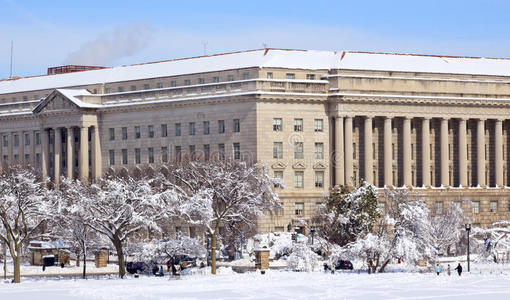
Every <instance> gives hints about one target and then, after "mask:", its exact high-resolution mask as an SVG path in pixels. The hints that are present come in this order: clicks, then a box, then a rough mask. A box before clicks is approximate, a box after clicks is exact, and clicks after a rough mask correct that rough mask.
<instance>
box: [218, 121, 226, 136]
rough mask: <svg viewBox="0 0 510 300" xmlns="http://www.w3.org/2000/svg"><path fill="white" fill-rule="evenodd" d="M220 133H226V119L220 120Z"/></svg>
mask: <svg viewBox="0 0 510 300" xmlns="http://www.w3.org/2000/svg"><path fill="white" fill-rule="evenodd" d="M218 133H225V120H218Z"/></svg>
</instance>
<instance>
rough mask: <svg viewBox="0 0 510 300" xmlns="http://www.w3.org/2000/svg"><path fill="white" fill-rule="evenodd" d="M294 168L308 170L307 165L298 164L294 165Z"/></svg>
mask: <svg viewBox="0 0 510 300" xmlns="http://www.w3.org/2000/svg"><path fill="white" fill-rule="evenodd" d="M292 168H293V169H306V166H305V164H303V163H301V162H298V163H295V164H294V165H292Z"/></svg>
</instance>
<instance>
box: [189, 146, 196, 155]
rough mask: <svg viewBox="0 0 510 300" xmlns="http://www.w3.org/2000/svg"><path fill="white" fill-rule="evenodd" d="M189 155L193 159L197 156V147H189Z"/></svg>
mask: <svg viewBox="0 0 510 300" xmlns="http://www.w3.org/2000/svg"><path fill="white" fill-rule="evenodd" d="M189 154H190V157H192V158H193V157H194V156H195V145H189Z"/></svg>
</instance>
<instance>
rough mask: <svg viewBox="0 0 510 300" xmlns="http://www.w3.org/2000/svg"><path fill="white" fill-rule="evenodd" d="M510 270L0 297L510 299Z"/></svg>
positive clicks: (96, 287)
mask: <svg viewBox="0 0 510 300" xmlns="http://www.w3.org/2000/svg"><path fill="white" fill-rule="evenodd" d="M509 281H510V275H509V274H508V273H507V274H503V275H490V274H487V275H484V274H482V275H480V274H463V275H462V277H459V276H457V275H453V274H452V276H448V275H446V274H441V275H440V276H437V275H436V274H431V273H427V274H418V273H385V274H372V275H368V274H366V273H362V274H356V273H354V274H346V273H336V274H324V273H320V272H314V273H299V272H283V271H282V272H280V271H269V272H268V273H266V274H265V275H261V274H260V273H255V272H253V273H245V274H233V273H231V272H220V275H217V276H212V275H193V276H183V277H182V279H181V280H168V278H167V277H166V278H156V277H140V278H133V277H129V278H127V279H124V280H120V279H89V280H30V279H25V280H23V282H22V283H21V284H19V285H14V284H0V299H16V300H23V299H52V300H60V299H123V300H126V299H127V300H129V299H388V298H399V299H426V298H427V299H428V298H434V299H509V298H510V288H509V287H508V282H509Z"/></svg>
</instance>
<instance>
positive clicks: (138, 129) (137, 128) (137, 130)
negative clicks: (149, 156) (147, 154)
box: [135, 126, 142, 139]
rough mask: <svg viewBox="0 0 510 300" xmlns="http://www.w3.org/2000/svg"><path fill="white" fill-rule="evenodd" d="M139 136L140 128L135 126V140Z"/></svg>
mask: <svg viewBox="0 0 510 300" xmlns="http://www.w3.org/2000/svg"><path fill="white" fill-rule="evenodd" d="M141 136H142V134H141V132H140V126H135V139H139V138H140V137H141Z"/></svg>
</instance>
